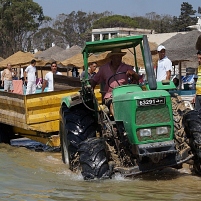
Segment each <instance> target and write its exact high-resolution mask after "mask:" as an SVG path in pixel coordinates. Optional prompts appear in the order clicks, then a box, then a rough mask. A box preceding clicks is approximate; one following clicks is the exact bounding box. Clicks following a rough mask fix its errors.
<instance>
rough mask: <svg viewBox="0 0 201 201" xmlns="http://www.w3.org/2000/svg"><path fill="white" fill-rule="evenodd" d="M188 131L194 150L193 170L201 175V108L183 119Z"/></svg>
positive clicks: (192, 111) (190, 143)
mask: <svg viewBox="0 0 201 201" xmlns="http://www.w3.org/2000/svg"><path fill="white" fill-rule="evenodd" d="M183 123H184V127H185V131H186V133H188V138H189V145H190V147H191V150H192V152H193V155H194V156H193V171H194V172H195V173H196V174H198V175H201V127H200V125H201V110H199V111H196V110H191V111H190V112H188V113H187V114H185V115H184V119H183Z"/></svg>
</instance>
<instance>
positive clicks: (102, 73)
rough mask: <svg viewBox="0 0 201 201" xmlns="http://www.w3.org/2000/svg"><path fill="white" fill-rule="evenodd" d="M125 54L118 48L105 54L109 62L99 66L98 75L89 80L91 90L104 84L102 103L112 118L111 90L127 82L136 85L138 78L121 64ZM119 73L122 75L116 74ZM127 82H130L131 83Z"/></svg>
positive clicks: (129, 67) (130, 68)
mask: <svg viewBox="0 0 201 201" xmlns="http://www.w3.org/2000/svg"><path fill="white" fill-rule="evenodd" d="M125 54H126V52H122V51H121V49H120V48H114V49H113V50H112V51H111V52H110V53H108V54H107V57H106V58H109V59H110V62H109V63H107V64H105V65H103V66H101V67H100V69H99V71H98V73H97V74H96V75H94V77H93V78H92V79H91V80H90V83H91V86H92V87H93V88H95V86H96V85H97V84H101V83H105V87H104V92H105V94H104V102H105V105H107V106H108V108H109V109H110V112H111V114H112V115H113V116H114V111H113V105H112V89H113V88H115V87H117V86H119V85H124V84H128V82H129V83H137V82H138V80H139V76H138V74H137V73H136V72H135V71H133V68H132V67H131V66H129V65H127V64H125V63H122V57H123V56H124V55H125ZM119 72H124V73H122V74H118V73H119ZM115 74H117V75H115ZM110 78H111V79H110ZM108 80H109V86H108ZM129 80H131V82H130V81H129Z"/></svg>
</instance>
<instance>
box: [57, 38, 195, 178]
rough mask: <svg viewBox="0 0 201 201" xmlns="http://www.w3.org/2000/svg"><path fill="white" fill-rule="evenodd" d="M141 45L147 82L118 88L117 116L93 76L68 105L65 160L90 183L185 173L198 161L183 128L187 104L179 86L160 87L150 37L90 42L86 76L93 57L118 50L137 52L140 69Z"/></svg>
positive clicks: (63, 123)
mask: <svg viewBox="0 0 201 201" xmlns="http://www.w3.org/2000/svg"><path fill="white" fill-rule="evenodd" d="M138 45H139V46H140V49H141V53H142V57H143V60H144V66H145V70H146V76H147V83H145V84H144V85H139V84H127V85H121V86H118V87H116V88H114V89H113V92H112V93H113V106H114V116H111V115H110V113H109V112H108V108H107V107H106V106H105V105H104V104H100V103H98V101H97V98H96V97H95V95H94V91H93V89H92V88H91V86H90V82H89V79H88V74H87V73H85V78H84V79H83V80H82V81H81V83H82V89H81V91H80V93H79V95H75V96H69V97H65V98H63V100H62V103H61V109H60V140H61V151H62V159H63V162H64V163H66V164H69V168H70V170H72V171H81V173H82V175H83V177H84V179H86V180H87V179H94V178H110V177H111V176H112V174H114V173H115V172H120V173H121V174H122V175H125V176H131V175H137V174H141V173H145V172H149V171H154V170H157V169H162V168H165V167H175V168H180V167H181V165H182V163H184V162H186V161H188V160H190V159H191V158H192V154H191V149H190V147H189V146H188V143H187V138H186V134H185V131H184V129H183V126H182V116H183V115H184V114H185V113H186V108H185V105H184V103H183V101H182V100H181V98H179V97H178V96H177V95H176V94H171V93H170V90H172V89H174V88H175V86H174V84H173V82H169V83H167V82H165V83H162V82H158V83H157V82H156V78H155V73H154V68H153V64H152V58H151V52H150V49H149V43H148V40H147V36H146V35H139V36H130V37H124V38H114V39H110V40H102V41H94V42H87V43H86V45H85V47H84V48H83V50H82V53H83V59H84V66H85V72H87V70H88V57H89V56H90V55H91V54H94V53H100V52H105V51H111V50H112V49H113V48H121V49H127V48H133V50H134V51H133V52H134V55H133V59H134V61H135V66H137V56H136V47H137V46H138ZM122 73H125V72H122ZM115 76H116V74H115V75H113V76H112V77H115ZM105 84H108V83H105ZM145 88H146V90H145Z"/></svg>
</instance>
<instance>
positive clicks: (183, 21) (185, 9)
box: [178, 2, 197, 31]
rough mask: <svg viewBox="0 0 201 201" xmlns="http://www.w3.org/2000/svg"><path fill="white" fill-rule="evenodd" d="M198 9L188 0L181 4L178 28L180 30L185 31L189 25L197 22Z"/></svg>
mask: <svg viewBox="0 0 201 201" xmlns="http://www.w3.org/2000/svg"><path fill="white" fill-rule="evenodd" d="M195 13H196V10H193V7H192V5H191V4H189V3H188V2H183V3H182V4H181V14H180V15H179V18H178V29H179V31H185V30H186V29H187V27H188V26H190V25H194V24H196V22H197V18H196V17H195V16H194V15H195Z"/></svg>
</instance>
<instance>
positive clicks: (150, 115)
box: [136, 105, 170, 126]
mask: <svg viewBox="0 0 201 201" xmlns="http://www.w3.org/2000/svg"><path fill="white" fill-rule="evenodd" d="M169 121H170V114H169V110H168V107H167V105H156V106H147V107H138V108H137V110H136V125H138V126H139V125H144V124H156V123H164V122H169Z"/></svg>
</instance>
